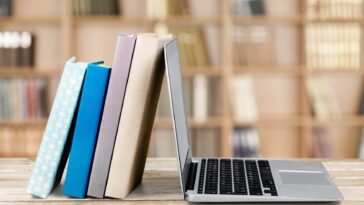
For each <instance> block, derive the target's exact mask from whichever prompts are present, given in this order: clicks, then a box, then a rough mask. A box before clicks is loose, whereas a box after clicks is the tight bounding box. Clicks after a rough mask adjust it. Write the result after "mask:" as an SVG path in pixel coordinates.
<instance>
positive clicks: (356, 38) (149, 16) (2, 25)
mask: <svg viewBox="0 0 364 205" xmlns="http://www.w3.org/2000/svg"><path fill="white" fill-rule="evenodd" d="M0 16H1V18H0V157H35V156H36V154H37V151H38V148H39V144H40V141H41V138H42V134H43V130H44V128H45V125H46V122H47V117H48V114H49V112H50V108H51V105H52V101H53V98H54V95H55V92H56V89H57V85H58V80H59V78H60V75H61V73H62V69H63V65H64V62H65V60H66V59H67V58H69V57H71V56H77V58H78V60H79V61H86V62H90V61H96V60H105V64H107V65H110V66H111V65H112V62H113V57H114V48H115V43H116V36H117V33H119V32H122V33H137V32H157V33H160V34H165V33H173V34H174V35H175V36H176V37H177V38H178V39H179V46H180V55H181V56H180V57H181V62H182V66H183V77H184V81H183V83H184V92H185V96H186V99H185V100H186V107H187V113H188V116H189V127H190V138H191V139H190V141H191V143H192V147H193V154H194V156H207V157H208V156H226V157H228V156H236V157H272V158H273V157H274V158H283V157H284V158H286V157H288V158H289V157H302V158H309V157H317V158H326V157H327V158H358V157H364V140H361V138H363V139H364V132H363V131H362V127H363V126H364V117H363V116H362V114H364V98H363V99H362V97H363V76H364V72H363V60H364V56H363V54H364V52H362V51H363V41H362V38H363V22H364V21H363V20H364V19H363V1H362V0H195V1H193V0H64V1H59V0H1V1H0ZM362 141H363V145H361V143H362ZM149 156H150V157H173V156H175V145H174V138H173V131H172V123H171V117H170V106H169V101H168V92H167V88H166V84H165V83H164V85H163V88H162V93H161V97H160V101H159V105H158V110H157V116H156V119H155V123H154V129H153V134H152V141H151V144H150V150H149Z"/></svg>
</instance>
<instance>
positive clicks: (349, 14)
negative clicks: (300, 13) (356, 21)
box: [306, 0, 363, 19]
mask: <svg viewBox="0 0 364 205" xmlns="http://www.w3.org/2000/svg"><path fill="white" fill-rule="evenodd" d="M362 15H363V1H362V0H332V1H327V0H307V11H306V16H307V18H309V19H327V18H340V19H348V18H361V17H362Z"/></svg>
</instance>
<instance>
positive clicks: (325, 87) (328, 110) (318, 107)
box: [306, 76, 341, 119]
mask: <svg viewBox="0 0 364 205" xmlns="http://www.w3.org/2000/svg"><path fill="white" fill-rule="evenodd" d="M306 87H307V91H308V94H309V98H310V102H311V107H312V109H313V113H314V115H315V117H316V118H318V119H330V118H335V117H339V116H340V114H341V110H340V107H339V105H338V103H337V100H336V98H335V96H334V93H333V90H332V88H331V87H330V83H329V81H328V79H327V78H325V77H323V76H311V77H310V78H308V79H307V81H306Z"/></svg>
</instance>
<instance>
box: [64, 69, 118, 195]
mask: <svg viewBox="0 0 364 205" xmlns="http://www.w3.org/2000/svg"><path fill="white" fill-rule="evenodd" d="M110 71H111V69H110V68H107V67H103V66H100V65H96V64H89V65H88V67H87V69H86V74H85V82H84V85H83V90H82V94H81V101H80V107H79V111H78V116H77V121H76V127H75V132H74V136H73V141H72V147H71V153H70V158H69V162H68V168H67V175H66V181H65V184H64V190H63V192H64V194H65V195H68V196H71V197H75V198H85V197H86V193H87V187H88V181H89V177H90V172H91V167H92V162H93V158H94V152H95V146H96V142H97V136H98V133H99V126H100V122H101V116H102V112H103V107H104V101H105V96H106V91H107V88H108V83H109V77H110Z"/></svg>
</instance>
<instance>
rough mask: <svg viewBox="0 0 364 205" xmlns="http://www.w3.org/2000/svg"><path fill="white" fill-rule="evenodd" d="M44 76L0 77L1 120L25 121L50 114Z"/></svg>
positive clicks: (42, 117) (39, 118) (38, 118)
mask: <svg viewBox="0 0 364 205" xmlns="http://www.w3.org/2000/svg"><path fill="white" fill-rule="evenodd" d="M46 88H47V82H46V80H45V79H43V78H0V121H8V122H9V121H12V122H24V121H36V120H41V119H44V118H45V117H46V116H48V108H47V107H48V106H47V104H48V103H47V99H48V98H47V89H46Z"/></svg>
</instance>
